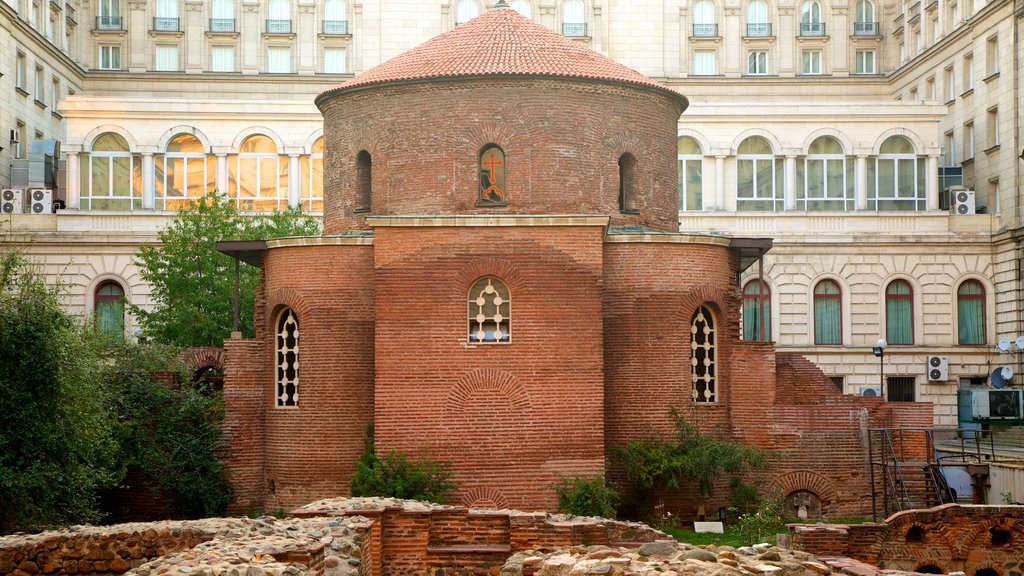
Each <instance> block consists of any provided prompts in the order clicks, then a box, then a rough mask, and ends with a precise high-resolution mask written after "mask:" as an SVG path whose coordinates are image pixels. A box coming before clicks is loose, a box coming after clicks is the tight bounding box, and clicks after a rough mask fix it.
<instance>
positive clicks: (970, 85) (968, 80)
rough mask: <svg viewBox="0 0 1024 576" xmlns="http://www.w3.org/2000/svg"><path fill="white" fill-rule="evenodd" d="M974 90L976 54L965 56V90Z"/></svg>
mask: <svg viewBox="0 0 1024 576" xmlns="http://www.w3.org/2000/svg"><path fill="white" fill-rule="evenodd" d="M970 90H974V54H967V55H966V56H964V92H968V91H970Z"/></svg>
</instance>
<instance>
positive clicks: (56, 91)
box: [50, 78, 60, 112]
mask: <svg viewBox="0 0 1024 576" xmlns="http://www.w3.org/2000/svg"><path fill="white" fill-rule="evenodd" d="M57 102H60V80H58V79H56V78H54V79H53V86H52V88H51V89H50V111H52V112H56V111H57Z"/></svg>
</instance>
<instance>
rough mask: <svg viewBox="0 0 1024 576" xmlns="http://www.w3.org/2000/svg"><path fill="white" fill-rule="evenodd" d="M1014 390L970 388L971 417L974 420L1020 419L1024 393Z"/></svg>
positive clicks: (1022, 415)
mask: <svg viewBox="0 0 1024 576" xmlns="http://www.w3.org/2000/svg"><path fill="white" fill-rule="evenodd" d="M1021 392H1022V391H1021V390H1019V389H1014V390H971V417H972V418H973V419H975V420H1020V419H1022V417H1024V405H1022V404H1021V402H1022V396H1024V394H1022V393H1021Z"/></svg>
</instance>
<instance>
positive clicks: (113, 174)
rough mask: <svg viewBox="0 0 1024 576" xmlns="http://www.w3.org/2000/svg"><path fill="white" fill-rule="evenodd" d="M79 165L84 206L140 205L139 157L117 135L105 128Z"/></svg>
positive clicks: (131, 207)
mask: <svg viewBox="0 0 1024 576" xmlns="http://www.w3.org/2000/svg"><path fill="white" fill-rule="evenodd" d="M82 165H83V166H86V168H85V169H83V170H82V171H81V178H82V182H81V191H82V195H81V207H82V209H83V210H134V209H137V208H142V158H141V156H139V155H138V154H132V153H131V152H130V151H129V149H128V142H126V141H125V139H124V138H122V137H121V136H120V135H118V134H115V133H113V132H107V133H105V134H102V135H100V136H99V137H98V138H96V140H95V141H94V142H93V144H92V149H91V150H90V151H89V153H88V154H83V158H82Z"/></svg>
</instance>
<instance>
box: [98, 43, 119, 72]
mask: <svg viewBox="0 0 1024 576" xmlns="http://www.w3.org/2000/svg"><path fill="white" fill-rule="evenodd" d="M100 69H101V70H120V69H121V47H120V46H100Z"/></svg>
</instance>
